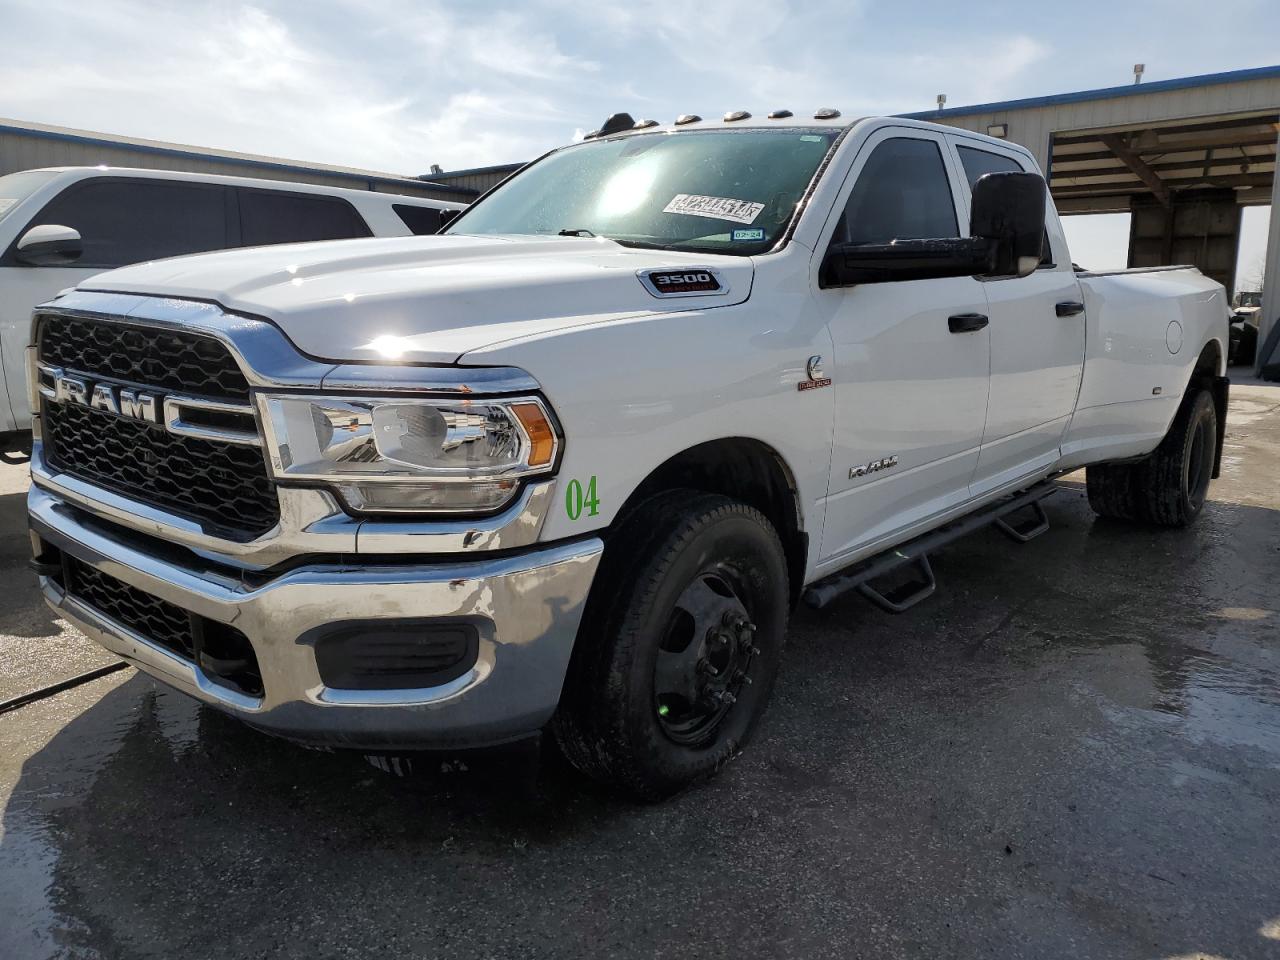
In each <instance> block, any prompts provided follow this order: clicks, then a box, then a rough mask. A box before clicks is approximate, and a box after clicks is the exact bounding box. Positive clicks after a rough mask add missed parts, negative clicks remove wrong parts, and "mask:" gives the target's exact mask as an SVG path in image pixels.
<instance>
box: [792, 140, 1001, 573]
mask: <svg viewBox="0 0 1280 960" xmlns="http://www.w3.org/2000/svg"><path fill="white" fill-rule="evenodd" d="M946 151H947V148H946V144H945V143H944V141H943V139H942V137H941V136H939V135H935V134H931V133H928V132H925V131H922V130H918V129H913V128H887V129H885V130H881V131H877V132H876V133H875V134H874V135H872V136H871V137H870V138H868V141H867V143H866V144H864V145H863V147H862V149H861V151H860V152H859V155H858V157H857V159H856V160H855V162H854V165H853V167H852V169H851V171H850V174H849V179H850V182H849V183H846V185H845V191H846V192H845V193H844V194H843V196H845V197H847V200H845V201H844V202H843V203H842V204H840V207H839V209H840V211H841V212H840V214H839V215H838V216H835V217H833V221H834V222H833V223H829V224H828V231H829V232H828V234H827V242H826V245H829V244H830V243H831V242H851V243H884V242H887V241H890V240H895V239H920V238H941V237H957V236H960V225H961V224H962V223H966V224H967V220H968V218H967V216H965V215H964V212H963V211H962V210H961V208H960V206H959V191H958V189H957V184H956V183H955V177H954V176H952V175H951V174H950V172H949V170H950V168H949V165H948V164H949V161H948V159H947V152H946ZM826 245H824V246H823V250H825V246H826ZM820 253H821V251H820ZM816 296H817V299H818V302H819V305H820V307H821V309H822V311H823V313H824V314H825V315H826V316H827V318H828V323H829V325H830V329H831V335H832V339H833V340H834V344H835V346H834V349H835V357H834V358H833V361H834V362H833V363H831V364H829V366H828V369H829V370H830V372H829V373H828V374H827V375H828V376H831V377H832V378H833V379H834V385H833V386H834V389H835V391H836V411H835V416H836V424H835V440H834V447H833V450H832V464H831V480H830V486H829V488H828V499H827V510H826V518H827V519H826V526H825V529H824V532H823V538H822V561H821V563H822V565H823V566H825V567H827V568H828V569H831V568H834V567H837V566H840V565H841V564H843V563H846V562H848V561H849V560H852V559H856V558H857V557H859V556H862V555H865V554H868V553H871V552H873V551H874V550H875V549H877V548H878V547H879V546H881V545H883V544H885V543H887V542H891V541H894V540H900V539H903V538H904V537H905V536H906V535H909V533H910V532H912V531H913V530H914V529H915V528H920V527H923V526H925V525H927V522H928V521H929V520H930V519H931V518H934V517H937V516H938V515H939V514H942V513H945V512H946V511H947V510H949V509H951V508H954V507H956V506H958V505H960V504H962V503H963V502H964V501H965V500H967V499H968V496H969V490H968V485H969V480H970V478H971V477H972V475H973V471H974V468H975V466H976V464H977V461H978V449H979V444H980V442H981V440H982V428H983V423H984V421H985V419H986V412H987V384H988V365H989V363H990V337H989V332H988V330H987V329H986V327H985V326H984V325H983V321H982V319H981V318H984V317H985V315H986V312H987V300H986V295H985V292H984V287H983V284H981V283H979V282H978V281H977V280H974V279H972V278H969V277H954V278H945V279H934V280H912V281H903V282H896V283H867V284H859V285H858V286H854V287H847V288H829V289H818V290H817V292H816ZM952 318H960V319H959V320H953V319H952ZM953 330H954V332H953Z"/></svg>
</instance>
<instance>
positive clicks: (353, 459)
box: [261, 395, 559, 513]
mask: <svg viewBox="0 0 1280 960" xmlns="http://www.w3.org/2000/svg"><path fill="white" fill-rule="evenodd" d="M261 403H262V418H263V422H264V424H265V425H266V438H267V452H268V457H269V461H270V463H271V470H272V473H273V474H274V476H275V478H276V479H277V480H279V481H284V482H287V481H290V480H299V481H323V482H325V483H329V484H332V485H333V486H334V487H336V488H337V490H338V492H339V494H340V495H341V496H342V497H343V499H344V500H346V502H347V504H348V506H350V507H351V508H352V509H354V510H358V511H371V512H387V511H391V512H410V511H412V512H446V513H475V512H479V511H484V510H495V509H497V508H498V507H500V506H502V505H503V504H504V503H506V502H507V501H508V500H509V499H511V497H512V495H513V494H514V493H515V491H516V489H517V488H518V487H519V483H520V480H521V479H522V478H524V477H530V476H536V475H539V474H547V473H550V472H551V471H552V469H553V467H554V465H555V459H556V454H557V452H558V449H559V439H558V438H557V436H556V432H555V429H554V428H553V427H552V423H551V418H550V417H549V416H548V414H547V411H546V408H545V407H544V406H543V404H542V401H541V400H539V399H538V398H537V397H521V398H518V399H513V400H413V399H405V398H398V397H397V398H390V397H388V398H372V397H341V398H339V397H307V396H282V395H267V396H263V397H261Z"/></svg>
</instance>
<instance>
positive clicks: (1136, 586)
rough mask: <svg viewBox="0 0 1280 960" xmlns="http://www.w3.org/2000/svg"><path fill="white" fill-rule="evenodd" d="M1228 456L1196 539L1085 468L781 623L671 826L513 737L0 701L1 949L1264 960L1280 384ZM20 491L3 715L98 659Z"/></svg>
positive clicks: (127, 692) (96, 690) (1271, 952)
mask: <svg viewBox="0 0 1280 960" xmlns="http://www.w3.org/2000/svg"><path fill="white" fill-rule="evenodd" d="M1225 469H1226V473H1225V476H1224V478H1223V479H1222V480H1220V481H1218V482H1216V483H1215V484H1214V486H1213V488H1212V491H1211V492H1212V496H1213V499H1214V502H1213V503H1212V504H1211V505H1210V506H1209V508H1208V510H1207V513H1206V514H1205V516H1204V517H1203V518H1202V520H1201V522H1200V523H1199V524H1198V525H1197V526H1196V527H1194V528H1193V529H1191V530H1189V531H1183V532H1173V531H1152V530H1147V529H1142V528H1135V527H1129V526H1125V525H1123V524H1117V523H1112V522H1106V521H1099V520H1095V519H1094V518H1093V516H1092V514H1091V513H1090V511H1089V509H1088V505H1087V502H1086V501H1085V498H1084V494H1083V490H1082V489H1081V488H1080V487H1079V486H1078V485H1076V486H1073V485H1072V484H1070V483H1068V484H1067V485H1066V486H1065V489H1064V491H1063V492H1062V493H1060V494H1058V495H1057V496H1056V497H1054V498H1052V499H1051V500H1050V501H1049V502H1048V505H1047V506H1048V511H1049V514H1050V517H1051V519H1052V522H1053V529H1052V530H1051V531H1050V532H1049V533H1048V534H1046V535H1045V536H1043V537H1041V538H1039V539H1038V540H1035V541H1033V542H1032V543H1030V544H1027V545H1025V546H1020V547H1019V546H1014V545H1012V544H1011V543H1009V542H1008V541H1006V540H1005V539H1003V538H1002V537H1000V536H999V535H998V534H996V533H995V532H993V531H989V532H984V533H980V534H977V535H975V536H973V537H971V538H970V539H968V540H967V541H964V542H962V543H960V544H957V545H954V546H952V547H951V548H948V549H947V550H944V551H942V552H940V553H939V554H937V555H936V557H935V564H934V565H935V569H936V571H937V573H938V576H939V579H940V587H939V591H938V594H937V596H936V597H935V598H934V599H932V600H931V601H929V602H928V603H926V604H924V605H922V606H921V607H919V608H917V609H916V610H914V611H912V612H910V613H908V614H907V615H905V616H901V617H890V616H887V615H885V614H882V613H880V612H879V611H877V610H874V609H872V608H870V607H869V606H867V605H866V604H864V603H863V602H861V601H859V600H857V599H847V600H844V601H841V602H839V603H837V604H836V605H835V606H834V607H832V608H829V609H828V610H826V611H824V612H823V613H821V614H814V613H811V612H807V611H802V612H800V613H798V614H797V616H796V617H795V619H794V621H793V625H792V628H791V631H790V634H789V637H788V643H789V647H788V651H787V655H786V660H785V663H784V669H783V674H782V677H781V680H780V683H779V686H778V690H777V693H776V695H775V697H774V700H773V704H772V706H771V708H770V712H769V714H768V716H767V719H766V722H765V723H764V725H763V728H762V730H761V733H760V735H759V737H758V739H757V741H756V742H755V744H754V745H753V746H752V748H751V749H750V750H749V751H748V752H747V753H746V754H745V755H744V756H743V757H741V758H740V759H739V760H737V761H736V762H734V763H733V764H731V765H730V766H729V767H728V768H727V769H726V770H725V771H724V773H723V775H722V776H721V777H720V778H719V779H717V780H715V781H714V782H711V783H709V784H706V785H703V786H700V787H698V788H696V789H694V790H691V791H689V792H687V793H686V794H684V795H682V796H680V797H678V798H676V799H674V800H672V801H670V802H668V803H666V804H663V805H660V806H653V807H637V806H634V805H629V804H626V803H622V802H619V801H617V800H614V799H612V798H610V797H608V796H605V795H603V794H601V793H600V792H599V791H597V790H595V789H594V788H592V787H591V786H590V785H587V784H585V783H583V782H582V781H581V780H580V779H578V778H577V777H576V776H574V775H573V774H572V773H571V772H569V771H567V770H565V769H564V768H563V766H562V765H560V764H559V763H557V762H555V760H554V758H551V760H550V761H549V762H547V763H545V764H544V765H543V766H542V767H541V769H537V768H536V767H535V764H534V761H535V760H536V758H535V757H533V756H531V755H529V754H527V753H519V752H517V753H507V754H500V755H494V754H490V755H482V756H479V757H476V756H471V757H464V758H460V759H459V758H442V759H441V760H440V762H439V770H438V771H437V772H436V773H435V774H434V775H432V776H430V777H426V778H423V779H421V780H419V781H417V782H415V783H414V784H412V785H411V786H406V785H404V784H401V783H399V782H396V781H393V780H391V779H389V778H387V777H385V776H383V775H382V774H380V773H378V772H376V771H374V770H372V769H370V768H369V767H368V766H367V765H366V764H365V763H364V762H363V761H361V760H360V759H359V758H356V757H351V756H345V755H339V754H321V753H312V752H307V751H303V750H300V749H297V748H295V747H293V746H291V745H289V744H286V743H283V742H279V741H276V740H272V739H269V738H267V737H264V736H261V735H259V734H256V733H254V732H252V731H250V730H247V729H245V728H243V727H241V726H240V725H238V724H237V723H235V722H233V721H230V720H227V719H225V718H223V717H221V716H219V715H217V714H215V713H213V712H211V711H209V710H207V709H204V708H202V707H199V706H197V705H196V704H194V703H193V702H191V701H189V700H187V699H186V698H184V697H182V696H180V695H177V694H174V693H170V692H168V691H166V690H164V689H163V688H161V687H158V686H157V685H155V684H154V683H152V682H151V681H150V680H149V679H147V678H145V677H143V676H141V675H139V674H136V673H134V672H133V671H131V670H130V671H127V672H124V673H120V674H116V675H114V676H112V677H110V678H108V679H105V680H100V681H96V682H94V683H91V684H87V685H84V686H81V687H78V688H76V689H75V690H72V691H70V692H67V693H63V694H60V695H58V696H56V697H52V698H49V699H46V700H43V701H40V702H39V703H36V704H33V705H31V706H27V707H24V708H22V709H20V710H18V711H14V712H12V713H8V714H4V715H0V811H2V814H0V816H2V820H0V829H2V831H3V833H2V836H0V958H28V957H32V958H37V957H52V956H59V957H62V956H65V957H84V958H97V957H107V958H112V957H130V958H132V957H184V958H197V957H259V956H282V957H346V956H353V957H362V956H415V957H417V956H422V957H434V956H442V957H444V956H449V957H454V956H456V957H502V958H507V957H577V956H582V957H601V956H615V955H616V956H645V957H674V956H680V957H711V956H735V957H759V956H782V957H804V958H808V957H823V956H832V957H868V958H877V960H882V958H892V957H930V958H937V957H971V956H979V955H981V956H992V957H1028V958H1032V957H1034V958H1052V957H1063V958H1066V957H1070V958H1081V957H1090V958H1111V957H1115V958H1122V957H1123V958H1128V957H1168V958H1172V957H1178V958H1181V957H1200V956H1205V957H1230V958H1241V957H1277V956H1280V481H1278V480H1277V478H1278V477H1280V388H1277V387H1274V386H1268V387H1254V388H1246V389H1240V390H1237V396H1236V400H1235V402H1234V404H1233V409H1232V417H1231V424H1230V432H1229V441H1228V449H1227V459H1226V467H1225ZM13 471H14V468H11V467H0V477H3V481H0V482H4V483H9V484H10V486H12V485H13V484H12V479H11V477H10V474H11V473H12V472H13ZM9 489H10V487H6V488H5V492H0V498H3V499H0V507H4V508H5V509H4V511H3V514H2V519H3V522H4V524H5V526H4V527H3V530H0V537H3V538H4V539H3V540H2V541H0V565H2V569H0V578H3V579H2V580H0V582H2V583H3V586H0V590H3V594H2V595H3V596H4V598H5V600H4V604H3V608H2V609H0V632H2V633H3V634H4V636H2V637H0V683H3V684H5V685H6V686H5V688H4V690H3V691H0V699H3V697H4V696H6V695H10V694H12V693H13V692H18V691H17V688H19V687H21V686H22V685H23V684H24V683H29V682H30V680H31V678H32V677H36V676H38V675H41V674H47V675H49V676H54V677H60V676H63V675H70V674H73V673H75V672H78V670H79V669H82V668H83V664H85V663H90V662H91V661H93V658H94V657H95V656H97V654H95V653H94V652H93V651H92V650H91V649H89V648H87V647H85V646H84V641H83V640H82V639H81V638H79V637H77V636H76V635H75V634H74V633H73V632H72V631H70V630H69V629H68V628H67V627H66V626H65V625H64V624H62V623H61V622H59V621H57V620H55V619H54V618H53V617H52V616H51V615H42V614H40V613H38V612H36V611H38V609H39V608H38V606H37V605H35V600H34V593H35V590H34V584H33V580H32V578H30V577H29V575H27V574H25V573H23V572H21V570H20V569H19V566H18V560H19V557H18V554H19V552H20V551H18V550H17V548H16V547H15V546H14V543H15V542H16V538H18V537H20V535H21V529H20V527H19V526H18V524H19V522H20V521H19V520H18V518H17V515H16V514H15V512H14V510H11V509H7V507H8V506H9V505H10V498H9V497H8V496H7V491H8V490H9ZM24 663H25V665H24ZM22 671H26V672H25V673H24V672H22Z"/></svg>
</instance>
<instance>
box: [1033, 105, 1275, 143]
mask: <svg viewBox="0 0 1280 960" xmlns="http://www.w3.org/2000/svg"><path fill="white" fill-rule="evenodd" d="M1277 120H1280V117H1278V116H1277V115H1276V111H1274V110H1269V111H1262V112H1260V113H1255V114H1251V115H1249V116H1246V117H1241V116H1235V115H1232V116H1230V117H1220V118H1219V119H1217V120H1205V121H1202V122H1198V123H1178V122H1177V121H1176V120H1164V121H1160V122H1159V123H1158V124H1157V125H1156V126H1154V127H1150V129H1153V130H1155V132H1156V134H1157V135H1158V136H1162V137H1164V136H1174V135H1176V134H1179V133H1184V134H1185V133H1210V132H1212V131H1216V130H1225V129H1230V128H1235V127H1258V126H1264V125H1270V124H1275V123H1276V122H1277ZM1148 126H1150V125H1149V124H1148ZM1125 129H1127V128H1123V127H1122V128H1121V130H1120V131H1119V132H1124V131H1125ZM1144 129H1146V127H1144ZM1103 132H1110V133H1114V132H1117V131H1115V130H1111V131H1098V132H1096V133H1093V132H1090V131H1088V130H1078V131H1077V130H1069V131H1068V130H1064V131H1063V132H1062V133H1055V134H1054V135H1053V142H1054V143H1055V144H1072V143H1088V142H1090V141H1092V140H1097V139H1098V136H1099V134H1100V133H1103Z"/></svg>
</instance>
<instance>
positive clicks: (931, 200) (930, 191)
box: [834, 137, 960, 243]
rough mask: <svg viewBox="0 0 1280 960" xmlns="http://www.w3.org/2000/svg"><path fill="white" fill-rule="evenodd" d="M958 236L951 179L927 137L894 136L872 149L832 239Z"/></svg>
mask: <svg viewBox="0 0 1280 960" xmlns="http://www.w3.org/2000/svg"><path fill="white" fill-rule="evenodd" d="M958 236H960V228H959V226H958V225H957V223H956V210H955V202H954V200H953V199H952V195H951V181H950V180H949V179H948V177H947V168H946V165H945V164H944V163H943V161H942V151H940V150H939V149H938V145H937V144H936V143H935V142H934V141H932V140H917V139H914V138H910V137H896V138H894V139H891V140H885V141H883V142H882V143H880V144H879V145H877V146H876V147H875V149H873V150H872V152H871V156H870V157H868V158H867V162H866V165H865V166H863V168H862V172H861V173H860V174H859V175H858V181H857V183H855V184H854V185H853V192H852V193H851V194H850V195H849V202H848V203H847V204H846V205H845V209H844V213H843V214H842V215H841V218H840V223H839V225H838V226H837V227H836V235H835V237H834V239H835V240H836V241H837V242H846V243H889V242H890V241H893V240H932V239H939V238H943V237H958Z"/></svg>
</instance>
